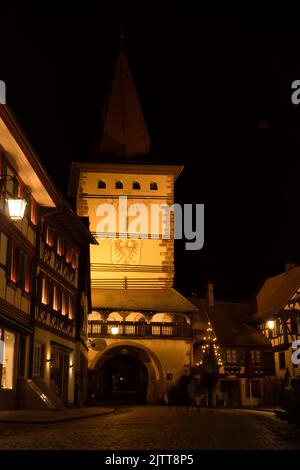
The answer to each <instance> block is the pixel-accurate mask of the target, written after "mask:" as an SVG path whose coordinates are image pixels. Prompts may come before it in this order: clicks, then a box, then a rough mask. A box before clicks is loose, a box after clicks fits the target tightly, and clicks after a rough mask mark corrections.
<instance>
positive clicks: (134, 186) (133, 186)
mask: <svg viewBox="0 0 300 470" xmlns="http://www.w3.org/2000/svg"><path fill="white" fill-rule="evenodd" d="M132 189H141V186H140V183H139V182H138V181H134V182H133V183H132Z"/></svg>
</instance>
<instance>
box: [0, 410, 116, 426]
mask: <svg viewBox="0 0 300 470" xmlns="http://www.w3.org/2000/svg"><path fill="white" fill-rule="evenodd" d="M114 411H115V409H114V408H108V407H104V406H101V407H100V406H95V407H86V408H72V409H70V408H66V409H63V410H49V411H48V410H45V411H31V410H4V411H0V423H24V424H50V423H59V422H62V421H73V420H76V419H83V418H93V417H94V416H101V415H107V414H110V413H113V412H114Z"/></svg>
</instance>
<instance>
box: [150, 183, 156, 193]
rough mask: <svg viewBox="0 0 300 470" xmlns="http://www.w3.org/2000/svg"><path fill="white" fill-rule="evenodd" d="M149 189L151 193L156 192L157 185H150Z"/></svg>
mask: <svg viewBox="0 0 300 470" xmlns="http://www.w3.org/2000/svg"><path fill="white" fill-rule="evenodd" d="M150 189H151V191H157V190H158V187H157V183H150Z"/></svg>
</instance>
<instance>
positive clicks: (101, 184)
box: [98, 180, 106, 189]
mask: <svg viewBox="0 0 300 470" xmlns="http://www.w3.org/2000/svg"><path fill="white" fill-rule="evenodd" d="M105 188H106V183H105V181H103V180H99V181H98V189H105Z"/></svg>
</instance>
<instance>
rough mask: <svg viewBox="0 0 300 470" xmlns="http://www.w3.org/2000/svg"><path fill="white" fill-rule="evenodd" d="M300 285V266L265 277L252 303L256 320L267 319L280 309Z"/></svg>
mask: <svg viewBox="0 0 300 470" xmlns="http://www.w3.org/2000/svg"><path fill="white" fill-rule="evenodd" d="M299 287H300V266H297V267H294V268H292V269H290V270H289V271H287V272H284V273H281V274H278V275H277V276H273V277H269V278H268V279H266V280H265V281H264V283H263V285H262V286H261V288H260V289H259V291H258V293H257V295H256V298H255V305H254V312H253V313H254V316H255V319H257V320H267V319H270V318H272V316H273V315H274V314H276V313H278V312H279V311H280V310H282V309H283V308H284V307H285V305H286V304H287V303H288V301H289V300H290V298H291V297H292V296H293V294H295V292H296V291H297V289H298V288H299Z"/></svg>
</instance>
